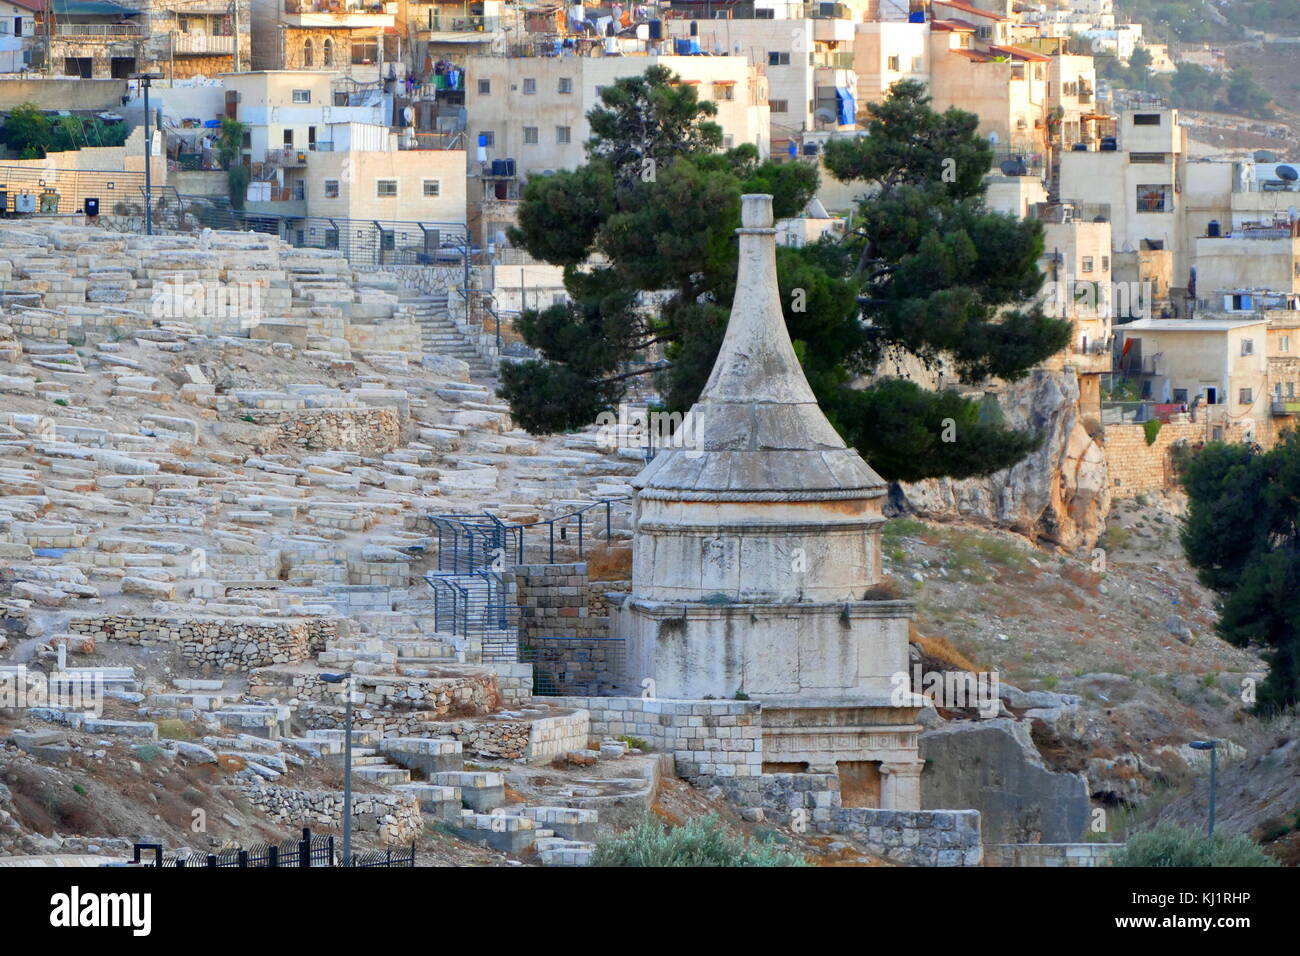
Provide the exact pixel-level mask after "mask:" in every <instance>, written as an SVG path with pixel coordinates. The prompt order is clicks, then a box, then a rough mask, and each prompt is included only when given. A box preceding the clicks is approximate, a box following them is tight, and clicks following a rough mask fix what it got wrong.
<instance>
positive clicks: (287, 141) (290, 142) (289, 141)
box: [284, 129, 293, 149]
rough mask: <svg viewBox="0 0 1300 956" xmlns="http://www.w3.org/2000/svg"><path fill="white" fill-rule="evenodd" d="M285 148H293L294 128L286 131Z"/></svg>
mask: <svg viewBox="0 0 1300 956" xmlns="http://www.w3.org/2000/svg"><path fill="white" fill-rule="evenodd" d="M284 148H285V149H293V130H291V129H287V130H285V131H284Z"/></svg>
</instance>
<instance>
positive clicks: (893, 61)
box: [888, 56, 898, 72]
mask: <svg viewBox="0 0 1300 956" xmlns="http://www.w3.org/2000/svg"><path fill="white" fill-rule="evenodd" d="M888 67H889V69H891V70H893V71H894V72H898V57H897V56H891V57H890V58H889V60H888Z"/></svg>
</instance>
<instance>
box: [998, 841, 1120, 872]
mask: <svg viewBox="0 0 1300 956" xmlns="http://www.w3.org/2000/svg"><path fill="white" fill-rule="evenodd" d="M1123 848H1124V844H1122V843H990V844H987V845H986V846H985V847H984V865H985V866H1079V867H1090V866H1106V865H1108V864H1109V862H1110V858H1111V857H1112V856H1114V855H1115V854H1116V853H1117V852H1119V851H1120V850H1122V849H1123Z"/></svg>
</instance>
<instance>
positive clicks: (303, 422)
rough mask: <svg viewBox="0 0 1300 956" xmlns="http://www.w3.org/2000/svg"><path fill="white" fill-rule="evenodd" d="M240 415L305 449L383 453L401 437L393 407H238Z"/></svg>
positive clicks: (280, 439) (286, 442) (279, 440)
mask: <svg viewBox="0 0 1300 956" xmlns="http://www.w3.org/2000/svg"><path fill="white" fill-rule="evenodd" d="M239 417H241V418H250V419H252V421H253V424H255V425H262V426H266V427H270V428H275V429H276V431H277V433H278V434H277V435H276V437H275V438H274V439H273V443H275V444H280V445H293V446H294V447H297V448H303V449H306V450H308V451H353V452H357V453H358V454H362V455H384V454H387V453H388V452H390V451H392V450H393V449H394V448H396V447H397V446H398V444H399V443H400V442H401V438H402V424H401V419H400V417H399V415H398V412H397V410H396V409H393V408H318V409H305V410H294V411H261V410H258V409H241V410H239Z"/></svg>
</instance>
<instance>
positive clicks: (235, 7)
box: [230, 0, 239, 73]
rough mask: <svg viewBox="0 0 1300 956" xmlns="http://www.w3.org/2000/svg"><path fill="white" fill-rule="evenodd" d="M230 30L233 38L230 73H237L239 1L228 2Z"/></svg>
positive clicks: (231, 0)
mask: <svg viewBox="0 0 1300 956" xmlns="http://www.w3.org/2000/svg"><path fill="white" fill-rule="evenodd" d="M230 9H231V20H232V30H231V32H233V33H234V34H235V36H234V52H233V62H232V65H231V72H232V73H238V72H239V0H230Z"/></svg>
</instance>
